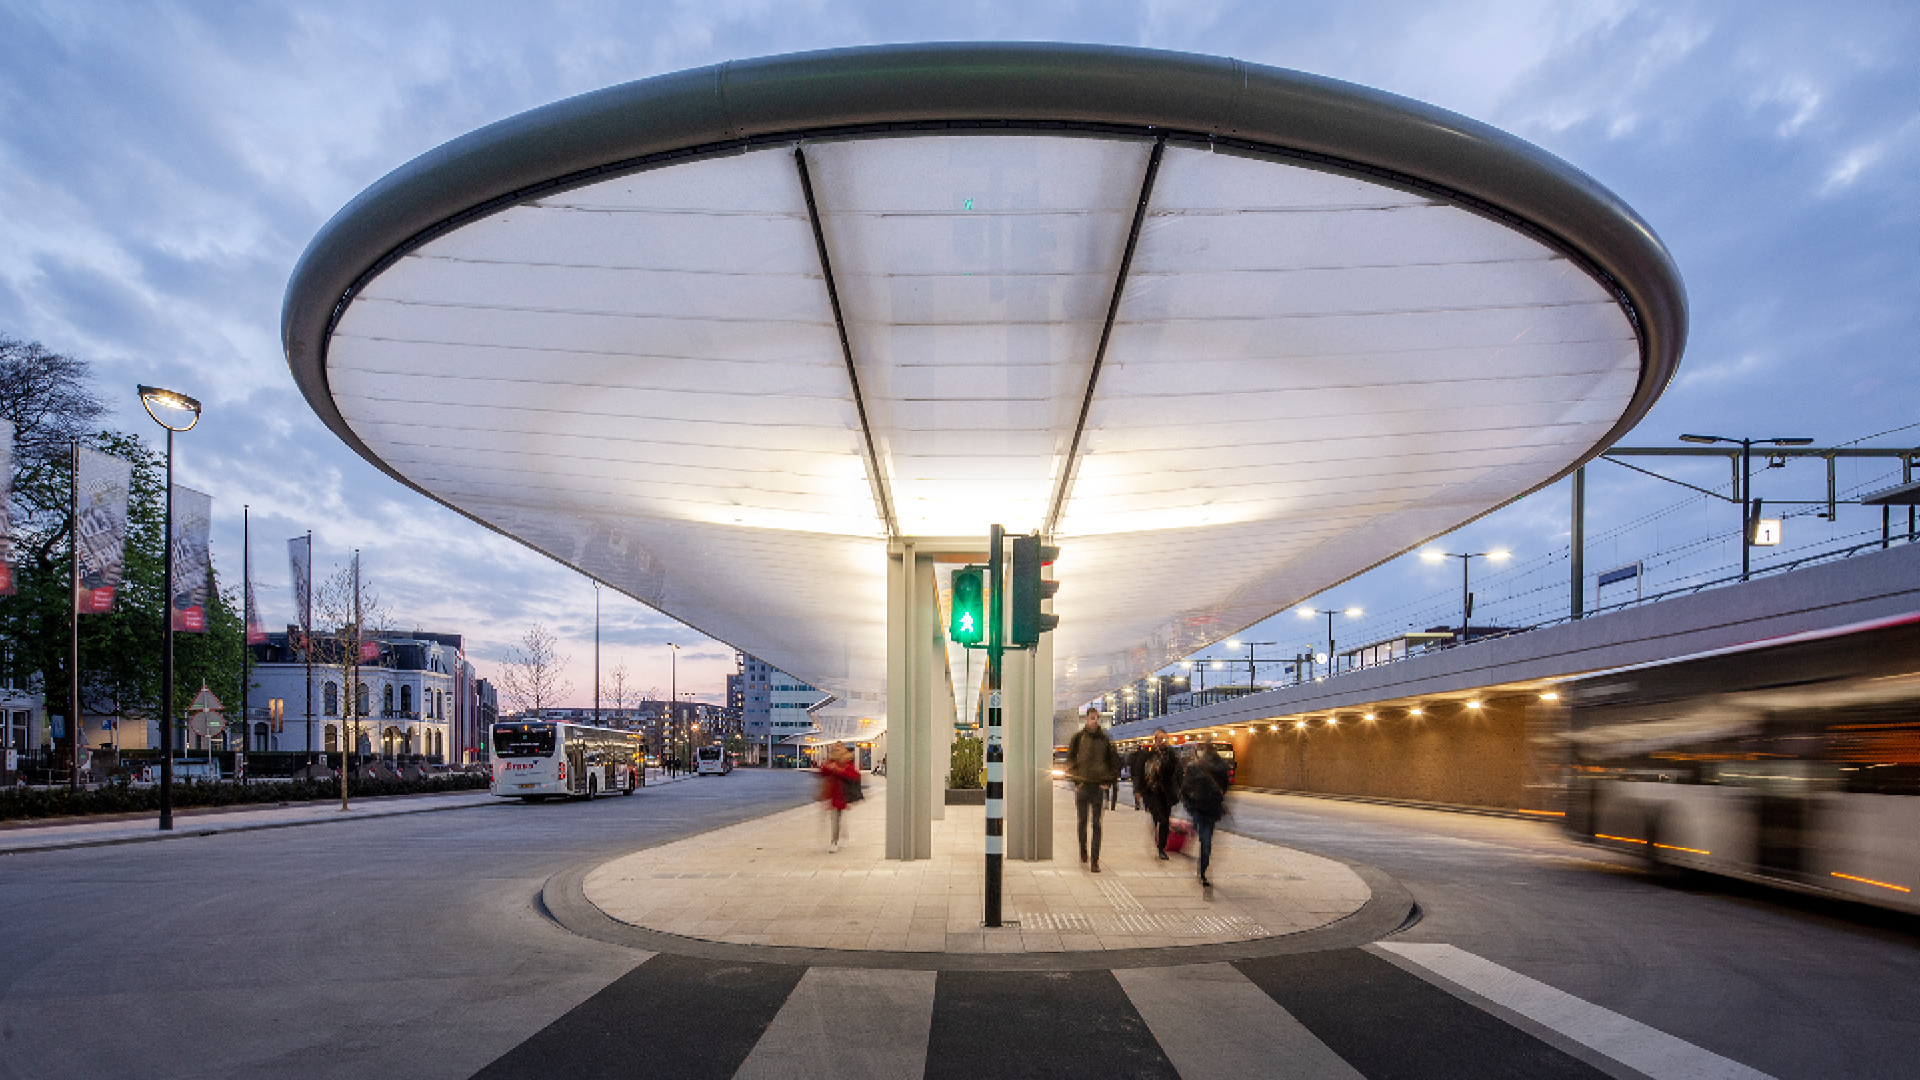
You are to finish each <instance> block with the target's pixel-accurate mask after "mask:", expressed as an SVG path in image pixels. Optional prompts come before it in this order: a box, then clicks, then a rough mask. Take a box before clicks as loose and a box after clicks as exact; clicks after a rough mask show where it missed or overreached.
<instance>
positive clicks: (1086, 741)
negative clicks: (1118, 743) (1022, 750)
mask: <svg viewBox="0 0 1920 1080" xmlns="http://www.w3.org/2000/svg"><path fill="white" fill-rule="evenodd" d="M1119 778H1120V752H1119V751H1118V750H1115V749H1114V748H1113V740H1112V739H1109V738H1107V733H1106V731H1105V729H1103V728H1101V726H1100V707H1099V706H1097V705H1089V706H1087V725H1086V726H1085V727H1083V728H1081V729H1080V730H1079V731H1076V732H1074V733H1073V738H1072V739H1071V740H1069V741H1068V743H1067V779H1069V780H1071V781H1073V807H1074V811H1075V813H1076V814H1077V815H1078V828H1079V836H1080V861H1081V862H1083V863H1089V864H1090V865H1089V866H1088V869H1090V870H1092V871H1093V872H1094V873H1096V874H1097V873H1099V872H1100V817H1101V814H1102V813H1104V812H1105V810H1106V808H1107V806H1106V802H1107V785H1108V784H1111V783H1114V782H1115V781H1117V780H1118V779H1119ZM1089 817H1091V818H1092V819H1093V848H1092V857H1091V859H1089V857H1088V848H1087V819H1088V818H1089Z"/></svg>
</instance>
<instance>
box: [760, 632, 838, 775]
mask: <svg viewBox="0 0 1920 1080" xmlns="http://www.w3.org/2000/svg"><path fill="white" fill-rule="evenodd" d="M739 665H740V675H739V678H740V697H741V701H740V734H741V736H742V738H743V739H744V740H745V741H746V745H747V760H748V761H750V762H764V761H765V760H766V755H767V753H768V747H769V746H770V745H771V746H775V747H777V746H778V745H779V744H780V743H781V742H782V741H783V740H790V739H792V738H794V737H795V736H798V735H804V734H806V733H807V732H809V731H811V730H813V729H814V727H815V726H817V724H816V717H815V716H814V710H816V709H820V708H823V707H825V706H826V705H827V704H829V703H830V702H831V701H832V700H833V698H832V696H831V695H829V694H827V693H826V692H825V691H822V690H818V689H815V688H814V687H812V686H809V685H807V684H806V683H805V682H803V681H801V680H800V679H798V678H796V677H794V676H792V675H789V674H787V673H786V672H784V671H781V670H780V669H779V668H777V667H774V666H773V665H772V664H769V663H767V662H766V661H765V660H761V659H759V658H758V657H754V656H749V655H747V654H746V653H741V654H739ZM774 752H775V753H776V754H779V753H780V751H779V750H777V749H776V750H775V751H774Z"/></svg>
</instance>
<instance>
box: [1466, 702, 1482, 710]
mask: <svg viewBox="0 0 1920 1080" xmlns="http://www.w3.org/2000/svg"><path fill="white" fill-rule="evenodd" d="M1479 707H1480V703H1479V702H1477V701H1469V702H1467V708H1469V709H1477V708H1479Z"/></svg>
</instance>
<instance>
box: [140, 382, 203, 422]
mask: <svg viewBox="0 0 1920 1080" xmlns="http://www.w3.org/2000/svg"><path fill="white" fill-rule="evenodd" d="M140 404H141V405H142V406H144V407H145V408H146V410H147V415H148V416H151V417H153V422H154V423H156V424H159V425H160V426H161V427H163V428H166V429H167V430H168V431H190V430H192V428H193V425H195V424H197V423H199V422H200V403H199V402H198V401H195V400H194V399H193V398H190V397H188V396H187V395H185V394H179V393H175V392H174V391H172V390H162V389H160V388H159V387H157V386H142V387H140ZM156 409H157V410H159V411H158V412H156V411H155V410H156ZM182 421H185V422H184V423H182Z"/></svg>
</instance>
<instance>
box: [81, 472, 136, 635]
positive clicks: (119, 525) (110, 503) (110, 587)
mask: <svg viewBox="0 0 1920 1080" xmlns="http://www.w3.org/2000/svg"><path fill="white" fill-rule="evenodd" d="M74 464H75V468H76V469H77V470H78V475H77V476H76V478H75V489H76V491H77V499H76V505H75V506H74V508H73V523H74V535H75V537H76V538H77V543H75V545H74V551H75V554H76V556H77V557H78V558H79V560H80V588H79V590H78V592H77V593H76V594H75V596H74V598H73V601H74V606H75V608H76V609H77V610H78V611H79V612H80V613H81V614H82V615H102V614H105V613H107V612H109V611H112V610H113V595H114V593H115V592H116V591H117V590H118V589H119V588H120V577H121V574H122V573H123V572H124V571H125V569H126V558H127V492H128V491H129V490H130V489H131V488H132V486H133V466H132V465H129V464H128V463H127V462H125V461H122V460H121V459H119V458H117V457H113V456H112V455H109V454H102V453H100V452H99V451H97V450H89V449H87V448H86V447H84V446H83V447H81V448H80V453H79V458H78V460H77V461H76V462H75V463H74Z"/></svg>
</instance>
